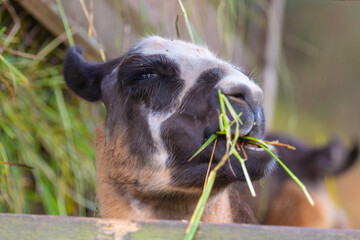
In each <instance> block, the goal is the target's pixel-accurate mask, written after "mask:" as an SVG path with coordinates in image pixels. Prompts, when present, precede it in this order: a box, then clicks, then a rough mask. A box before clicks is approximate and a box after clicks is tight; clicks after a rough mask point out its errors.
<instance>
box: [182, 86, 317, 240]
mask: <svg viewBox="0 0 360 240" xmlns="http://www.w3.org/2000/svg"><path fill="white" fill-rule="evenodd" d="M218 94H219V101H220V107H221V112H220V113H219V127H220V131H218V132H216V133H214V134H212V135H211V136H210V137H209V139H208V140H207V141H206V142H205V143H204V144H203V145H202V146H201V147H200V148H199V150H198V151H196V152H195V154H194V155H193V156H192V157H191V158H190V159H189V161H191V160H192V159H193V158H194V157H195V156H197V155H198V154H199V153H200V152H201V151H202V150H204V149H205V148H206V147H208V146H209V144H210V143H212V142H214V141H215V143H214V147H213V150H212V154H211V158H210V161H209V167H208V170H207V173H206V178H205V183H204V189H203V193H202V195H201V197H200V199H199V201H198V203H197V205H196V208H195V211H194V213H193V215H192V217H191V219H190V222H189V225H188V227H187V229H186V235H185V240H191V239H193V238H194V236H195V234H196V230H197V228H198V226H199V222H200V219H201V216H202V214H203V212H204V209H205V204H206V202H207V199H208V198H209V196H210V193H211V190H212V187H213V185H214V182H215V178H216V173H217V171H218V170H219V169H220V168H221V167H222V166H224V164H225V163H226V162H228V164H229V168H230V170H231V171H232V173H233V174H234V175H235V173H234V171H233V170H232V167H231V164H230V160H229V159H230V156H232V155H234V156H235V157H236V158H237V159H238V160H239V162H240V164H241V168H242V171H243V173H244V176H245V180H246V183H247V185H248V187H249V190H250V193H251V195H252V196H253V197H255V196H256V193H255V189H254V187H253V185H252V182H251V179H250V176H249V174H248V172H247V169H246V166H245V161H246V160H248V159H247V154H246V151H245V149H244V144H251V145H254V147H259V148H263V149H264V150H265V151H267V152H268V153H269V154H270V155H271V156H273V157H274V158H275V159H276V160H277V162H278V163H279V164H280V166H282V167H283V168H284V170H285V171H286V172H287V173H288V174H289V175H290V177H291V178H292V179H293V180H294V181H295V182H296V183H297V184H298V185H299V186H300V188H301V189H302V190H303V192H304V194H305V196H306V197H307V199H308V201H309V202H310V204H311V205H312V206H314V201H313V200H312V198H311V196H310V194H309V193H308V191H307V189H306V187H305V185H304V184H303V183H302V182H301V181H300V180H299V179H298V178H297V177H296V176H295V175H294V174H293V173H292V172H291V171H290V169H289V168H287V167H286V165H285V164H284V163H283V162H282V161H281V160H280V159H279V158H278V157H277V156H276V155H275V154H274V153H273V152H272V150H271V148H272V146H280V147H286V148H289V149H293V150H295V148H294V147H292V146H290V145H287V144H284V143H279V142H277V141H264V140H260V139H257V138H254V137H250V136H239V128H240V125H242V122H241V119H240V116H241V114H242V113H240V114H238V113H236V111H235V110H234V108H233V107H232V106H231V104H230V102H229V100H228V99H227V98H226V96H225V95H224V94H222V93H221V91H220V90H218ZM226 109H227V110H228V112H229V113H230V115H231V117H232V118H233V119H234V120H232V121H231V122H230V121H229V118H228V117H227V114H226ZM234 124H235V132H231V127H232V126H233V125H234ZM219 136H225V138H226V151H225V154H224V156H223V157H222V158H221V160H220V162H219V163H218V164H217V165H216V166H215V168H213V169H212V170H211V171H210V166H211V163H212V159H213V155H214V152H215V148H216V143H217V139H218V137H219ZM240 152H241V153H242V154H243V156H244V158H243V157H242V156H241V155H240ZM249 161H251V159H249Z"/></svg>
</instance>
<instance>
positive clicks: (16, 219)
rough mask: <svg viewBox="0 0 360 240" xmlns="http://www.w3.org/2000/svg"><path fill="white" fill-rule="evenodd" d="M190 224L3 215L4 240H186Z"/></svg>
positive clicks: (310, 235) (294, 232)
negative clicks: (187, 227)
mask: <svg viewBox="0 0 360 240" xmlns="http://www.w3.org/2000/svg"><path fill="white" fill-rule="evenodd" d="M186 225H187V224H186V222H181V221H144V222H131V221H122V220H114V219H101V218H80V217H55V216H40V215H18V214H0V239H1V240H10V239H11V240H13V239H14V240H15V239H16V240H20V239H21V240H30V239H31V240H35V239H36V240H42V239H44V240H50V239H56V240H62V239H64V240H70V239H71V240H80V239H84V240H85V239H86V240H91V239H97V240H108V239H109V240H110V239H112V240H115V239H139V240H141V239H159V240H161V239H164V240H165V239H166V240H169V239H171V240H173V239H174V240H176V239H183V238H184V233H185V229H186ZM195 239H217V240H219V239H246V240H253V239H270V240H272V239H274V240H282V239H306V240H315V239H326V240H332V239H336V240H339V239H360V231H358V230H323V229H314V228H300V227H275V226H261V225H247V224H208V223H207V224H201V225H200V228H199V230H198V234H197V236H196V238H195Z"/></svg>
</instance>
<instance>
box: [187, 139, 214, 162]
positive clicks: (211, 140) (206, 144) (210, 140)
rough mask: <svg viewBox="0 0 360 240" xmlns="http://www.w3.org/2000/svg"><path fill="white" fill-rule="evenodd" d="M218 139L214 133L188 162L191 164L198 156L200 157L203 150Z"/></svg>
mask: <svg viewBox="0 0 360 240" xmlns="http://www.w3.org/2000/svg"><path fill="white" fill-rule="evenodd" d="M216 138H217V135H216V134H215V133H214V134H212V135H211V136H210V137H209V139H208V140H206V142H205V143H204V144H203V145H202V146H201V147H200V148H199V150H197V151H196V153H194V155H192V156H191V158H190V159H189V160H188V162H190V161H191V160H192V159H193V158H194V157H196V155H198V154H199V153H200V152H201V151H202V150H204V149H205V148H206V147H207V146H209V144H210V143H212V142H213V141H214V140H215V139H216Z"/></svg>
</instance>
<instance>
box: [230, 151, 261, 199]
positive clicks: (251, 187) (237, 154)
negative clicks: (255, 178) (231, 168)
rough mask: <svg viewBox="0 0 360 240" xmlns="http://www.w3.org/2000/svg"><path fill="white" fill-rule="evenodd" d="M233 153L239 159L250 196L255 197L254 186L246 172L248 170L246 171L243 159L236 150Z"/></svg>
mask: <svg viewBox="0 0 360 240" xmlns="http://www.w3.org/2000/svg"><path fill="white" fill-rule="evenodd" d="M234 155H235V157H236V158H237V159H239V161H240V164H241V168H242V170H243V173H244V176H245V180H246V183H247V185H248V186H249V190H250V193H251V196H253V197H256V192H255V189H254V186H253V185H252V182H251V179H250V176H249V173H248V171H247V169H246V166H245V161H244V159H242V157H241V156H240V154H239V153H238V152H236V151H235V152H234Z"/></svg>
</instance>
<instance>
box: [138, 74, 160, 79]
mask: <svg viewBox="0 0 360 240" xmlns="http://www.w3.org/2000/svg"><path fill="white" fill-rule="evenodd" d="M158 76H159V74H156V73H146V74H141V75H140V80H147V79H154V78H157V77H158Z"/></svg>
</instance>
